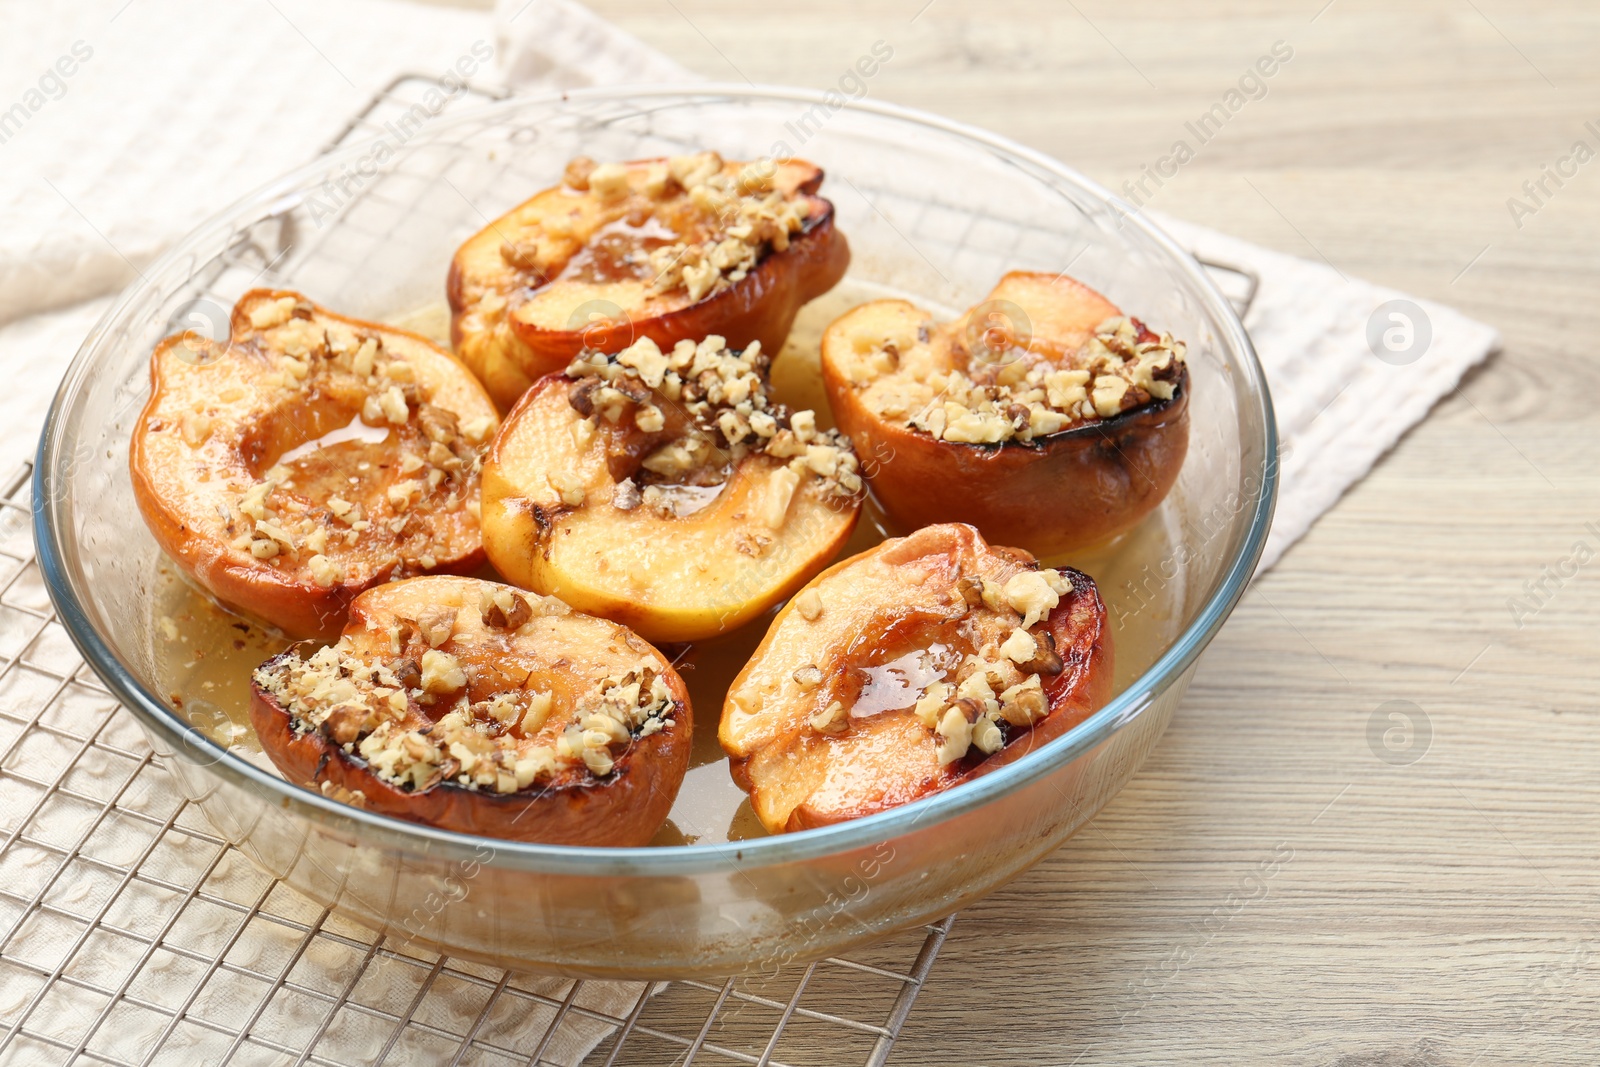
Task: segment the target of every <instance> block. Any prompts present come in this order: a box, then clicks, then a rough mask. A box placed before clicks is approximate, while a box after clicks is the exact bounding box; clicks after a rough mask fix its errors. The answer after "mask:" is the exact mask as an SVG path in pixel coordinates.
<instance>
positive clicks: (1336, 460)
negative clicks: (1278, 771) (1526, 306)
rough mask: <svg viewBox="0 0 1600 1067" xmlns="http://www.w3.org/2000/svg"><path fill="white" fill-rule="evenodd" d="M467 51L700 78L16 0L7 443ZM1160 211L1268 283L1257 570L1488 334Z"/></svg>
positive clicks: (530, 28) (605, 54) (281, 1)
mask: <svg viewBox="0 0 1600 1067" xmlns="http://www.w3.org/2000/svg"><path fill="white" fill-rule="evenodd" d="M486 51H492V53H493V55H492V57H488V58H486V57H485V56H484V53H485V52H486ZM86 53H87V54H86ZM458 63H459V64H463V66H462V67H458V66H457V64H458ZM466 66H470V67H472V68H473V71H474V73H473V78H474V79H476V80H480V81H484V82H492V81H496V80H503V81H505V82H507V83H509V84H511V85H512V86H514V87H517V88H542V87H567V86H576V85H587V84H606V83H614V82H627V81H641V82H642V81H657V82H659V81H676V80H690V79H692V78H693V75H691V74H690V73H689V72H688V71H686V70H685V69H684V68H682V67H681V66H679V65H678V64H676V63H675V62H673V61H672V60H670V59H667V58H666V57H664V56H662V55H661V54H659V53H657V52H655V51H653V50H652V49H650V48H648V47H646V46H644V45H643V44H641V43H640V42H638V41H637V40H635V39H634V38H632V37H630V36H628V35H627V34H624V33H622V32H621V31H619V30H617V29H616V28H614V27H612V26H610V25H608V24H607V23H605V22H604V21H602V20H600V19H599V18H597V17H596V16H594V15H593V14H592V13H590V12H589V11H588V10H587V9H585V8H583V7H582V6H581V5H579V4H577V3H574V2H572V0H503V2H502V4H501V6H500V8H499V10H498V11H497V12H496V14H495V16H494V18H493V20H492V21H491V19H490V18H489V17H487V16H484V15H481V14H475V13H466V12H459V11H445V10H439V9H436V8H424V7H418V6H413V5H411V4H407V3H402V2H398V0H342V2H341V3H339V4H337V5H331V4H322V3H318V2H317V0H272V2H271V3H263V4H250V5H231V4H229V5H220V4H213V3H208V2H206V0H162V2H160V3H158V2H156V0H98V2H94V3H90V4H88V5H77V6H73V7H71V8H67V7H65V6H64V5H53V4H51V5H47V4H24V5H15V6H14V7H13V8H12V9H11V10H10V11H9V12H8V26H7V33H6V34H4V35H3V36H0V71H4V72H5V73H4V74H0V361H3V363H0V367H3V369H4V370H5V371H6V372H7V373H6V379H7V388H6V389H5V390H3V391H0V458H5V457H9V458H10V459H20V458H21V457H23V456H24V455H31V454H32V451H33V448H34V445H35V441H36V438H37V434H38V429H39V425H40V423H41V421H42V419H43V416H44V413H45V410H46V408H47V406H48V403H49V400H50V397H51V395H52V394H53V392H54V390H55V386H56V384H57V382H58V381H59V379H60V376H61V373H62V371H63V370H64V369H65V367H66V365H67V363H68V361H69V360H70V359H71V357H72V355H73V353H74V352H75V351H76V349H77V347H78V344H79V342H80V341H81V339H82V338H83V336H84V335H85V333H86V332H87V331H88V329H89V328H90V327H91V325H92V324H93V323H94V321H95V320H96V319H97V318H98V317H99V316H100V315H101V314H102V313H103V312H104V310H105V309H106V308H107V307H108V306H109V303H110V301H111V299H112V294H113V293H114V292H115V291H116V290H118V289H120V288H121V287H122V286H123V285H124V284H126V283H127V282H128V281H130V280H132V279H133V278H134V277H136V275H137V271H138V270H139V269H140V268H141V267H143V266H144V265H145V264H147V263H148V262H149V261H150V260H151V259H152V258H154V257H155V256H157V255H159V254H160V253H161V252H162V251H163V250H164V249H165V248H167V247H169V246H170V245H171V244H172V243H173V242H174V241H176V240H177V239H179V238H180V237H181V236H182V235H183V233H184V232H185V231H187V230H188V229H189V228H190V227H191V226H192V225H193V224H194V223H195V222H197V221H198V220H200V219H202V218H204V217H206V216H207V215H209V214H211V213H212V212H214V211H216V210H218V209H220V208H221V207H223V206H224V205H225V204H227V203H228V202H230V201H231V200H233V199H235V198H236V197H237V196H239V195H241V194H243V193H244V192H246V191H248V190H249V189H250V188H252V187H254V186H256V185H259V184H260V183H262V182H264V181H266V180H268V179H270V178H272V177H274V176H275V175H277V174H279V173H281V172H283V171H285V170H288V169H290V168H292V167H294V166H296V165H298V164H300V163H301V162H303V161H305V160H307V159H308V158H310V157H311V156H312V155H314V154H315V153H316V152H317V150H318V149H319V148H320V147H322V146H323V145H324V144H325V143H326V142H327V141H328V140H330V139H331V138H332V137H334V136H335V135H336V134H337V133H338V132H339V130H340V129H341V128H342V127H343V125H344V123H345V121H346V119H347V118H348V117H349V116H350V114H351V113H353V112H354V111H355V110H357V109H358V108H359V107H360V106H362V105H363V104H364V103H365V102H366V101H367V100H368V98H369V97H370V96H371V95H372V94H373V93H374V92H375V91H377V90H378V89H380V88H381V87H382V86H384V85H385V84H386V83H388V82H389V80H390V79H391V77H392V76H394V75H395V74H397V73H400V72H401V71H407V70H414V71H418V72H438V73H440V74H443V73H444V72H445V71H447V70H452V69H458V70H459V69H464V67H466ZM69 69H70V70H71V73H70V74H67V73H65V72H66V71H67V70H69ZM13 102H17V103H20V104H21V106H22V108H23V110H24V111H25V112H26V114H25V115H22V116H21V117H20V118H18V117H16V114H17V113H16V111H15V109H14V108H11V105H12V104H13ZM35 105H37V106H35ZM8 108H9V109H11V110H9V111H8V110H7V109H8ZM7 115H11V116H12V117H11V119H10V121H9V124H8V122H7V120H6V117H5V116H7ZM1160 221H1161V222H1162V224H1163V225H1165V226H1166V227H1167V228H1168V229H1169V230H1170V231H1171V232H1172V233H1173V234H1174V236H1176V237H1177V239H1178V240H1179V241H1180V242H1181V243H1183V244H1185V245H1186V246H1187V247H1188V248H1190V249H1192V250H1194V251H1195V252H1196V253H1197V254H1198V255H1200V256H1201V257H1202V258H1207V259H1212V260H1216V261H1220V262H1224V263H1228V264H1232V265H1234V266H1236V267H1238V268H1241V269H1243V270H1246V271H1249V272H1252V273H1254V274H1255V275H1256V276H1257V277H1258V278H1259V279H1260V287H1259V292H1258V293H1257V294H1256V297H1255V301H1254V305H1253V307H1252V309H1251V311H1250V313H1249V315H1248V316H1247V318H1246V325H1247V326H1248V327H1249V329H1250V332H1251V335H1252V337H1253V338H1254V340H1255V343H1256V346H1257V349H1258V351H1259V352H1260V355H1261V359H1262V362H1263V364H1264V365H1265V367H1266V369H1267V375H1268V378H1269V381H1270V383H1271V387H1272V393H1273V398H1274V402H1275V404H1276V407H1277V414H1278V420H1279V430H1280V433H1281V436H1282V441H1283V459H1282V465H1281V474H1282V488H1281V496H1280V501H1279V505H1278V512H1277V521H1276V524H1275V526H1274V529H1273V533H1272V537H1271V540H1270V541H1269V545H1268V549H1267V554H1266V557H1265V559H1264V560H1263V567H1265V566H1270V565H1271V564H1272V563H1273V562H1274V561H1275V560H1276V559H1277V558H1278V557H1279V556H1280V555H1281V554H1282V552H1283V551H1284V550H1285V549H1286V548H1287V547H1288V546H1289V545H1290V544H1292V543H1293V542H1294V541H1295V540H1296V539H1298V538H1299V537H1300V536H1301V535H1303V534H1304V533H1305V531H1306V530H1307V529H1308V528H1309V527H1310V525H1311V524H1312V523H1313V522H1314V521H1315V520H1316V518H1317V517H1318V516H1319V515H1321V513H1322V512H1323V511H1325V510H1326V509H1327V508H1328V507H1329V506H1331V505H1332V504H1333V503H1334V501H1336V500H1337V499H1338V497H1339V496H1340V494H1342V493H1343V492H1344V491H1345V490H1346V489H1347V488H1349V487H1350V486H1351V485H1352V484H1354V483H1355V482H1356V481H1357V480H1359V479H1360V478H1361V477H1362V476H1363V475H1364V474H1365V473H1366V472H1367V470H1369V469H1370V467H1371V465H1372V464H1373V463H1374V462H1375V461H1376V460H1377V458H1378V457H1379V456H1380V455H1382V454H1383V452H1385V451H1386V450H1387V449H1388V448H1390V447H1391V446H1392V445H1393V444H1394V443H1395V442H1396V441H1397V440H1398V439H1399V437H1400V436H1401V435H1402V434H1403V433H1404V432H1405V431H1406V429H1407V428H1409V427H1410V426H1412V425H1413V424H1415V423H1416V422H1417V421H1419V420H1420V419H1421V418H1423V417H1424V416H1425V415H1426V413H1427V411H1428V410H1429V408H1430V407H1431V406H1432V405H1433V403H1434V402H1435V401H1436V400H1437V399H1438V398H1439V397H1441V396H1442V395H1444V394H1445V393H1447V392H1449V391H1450V390H1451V389H1452V388H1454V386H1455V384H1456V383H1457V381H1459V379H1460V377H1461V375H1462V374H1463V373H1464V372H1465V371H1466V370H1467V368H1469V367H1470V366H1472V365H1473V364H1474V363H1476V362H1478V361H1479V360H1481V359H1483V358H1484V357H1485V356H1486V355H1487V354H1488V353H1489V352H1490V351H1491V350H1492V349H1493V348H1494V347H1495V345H1496V344H1497V343H1498V338H1497V335H1496V333H1495V332H1494V331H1493V330H1492V329H1490V328H1489V327H1487V326H1484V325H1483V324H1481V323H1477V322H1474V321H1472V320H1470V319H1468V318H1466V317H1465V316H1463V315H1461V314H1459V313H1458V312H1455V311H1453V310H1451V309H1449V308H1445V307H1442V306H1439V305H1436V304H1432V303H1428V302H1426V301H1420V300H1411V299H1409V298H1406V297H1405V296H1404V295H1403V294H1400V293H1396V292H1392V291H1389V290H1385V289H1381V288H1379V287H1376V286H1373V285H1370V284H1367V283H1365V282H1361V281H1358V280H1352V279H1345V278H1344V277H1343V276H1342V275H1340V274H1339V273H1338V272H1337V271H1335V270H1333V269H1332V268H1330V267H1328V266H1325V265H1323V264H1320V263H1313V262H1308V261H1306V260H1303V259H1297V258H1295V257H1292V256H1286V255H1283V254H1280V253H1277V252H1272V251H1269V250H1266V249H1262V248H1259V247H1257V246H1254V245H1251V244H1248V243H1246V242H1243V241H1239V240H1236V239H1233V238H1230V237H1227V236H1225V235H1223V234H1219V233H1216V232H1213V231H1210V230H1206V229H1204V228H1201V227H1197V226H1193V225H1190V224H1187V223H1182V222H1179V221H1177V220H1173V219H1162V220H1160ZM1395 316H1398V318H1396V317H1395ZM8 461H9V460H8ZM248 936H249V935H248V934H247V937H248ZM565 986H566V983H565V982H562V981H560V980H554V979H551V980H546V985H545V986H540V987H536V988H540V989H541V991H544V992H548V993H553V994H556V995H559V993H560V991H561V990H562V989H563V988H564V987H565ZM641 989H642V987H641V986H640V985H637V984H630V983H589V984H588V986H587V987H586V997H585V1000H586V1002H588V1003H590V1004H591V1006H593V1007H595V1008H596V1009H598V1010H604V1011H607V1012H610V1013H612V1014H625V1013H626V1012H627V1010H628V1009H629V1008H630V1007H631V1006H632V1005H633V1004H634V1003H635V1002H636V1001H637V999H638V995H639V991H640V990H641ZM4 997H5V993H4V990H3V989H0V1000H4ZM591 998H592V999H591ZM607 1030H608V1028H607V1027H605V1026H604V1025H603V1024H599V1023H596V1022H594V1021H592V1020H582V1019H576V1018H574V1019H572V1020H571V1021H570V1024H569V1026H568V1028H567V1029H565V1030H564V1031H563V1033H562V1035H561V1037H560V1038H559V1039H558V1041H557V1044H556V1047H554V1048H553V1049H552V1050H550V1051H547V1053H546V1055H547V1057H548V1058H549V1059H550V1060H551V1061H552V1062H568V1063H576V1062H578V1061H579V1060H581V1059H582V1058H583V1056H584V1055H585V1054H586V1053H587V1052H588V1051H589V1049H591V1048H592V1047H593V1046H594V1045H595V1043H597V1042H598V1041H599V1040H600V1039H601V1038H602V1037H603V1036H604V1034H605V1033H606V1032H607ZM318 1051H319V1053H322V1054H328V1052H329V1050H327V1049H326V1048H324V1047H323V1046H319V1048H318Z"/></svg>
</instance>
